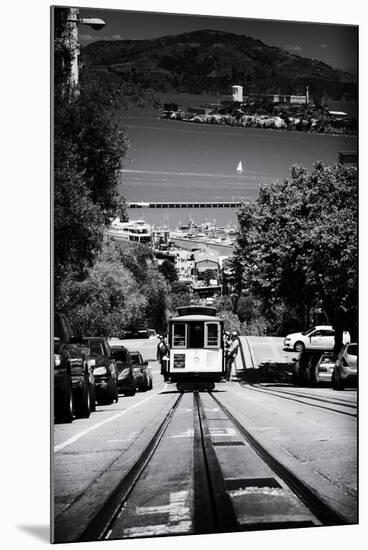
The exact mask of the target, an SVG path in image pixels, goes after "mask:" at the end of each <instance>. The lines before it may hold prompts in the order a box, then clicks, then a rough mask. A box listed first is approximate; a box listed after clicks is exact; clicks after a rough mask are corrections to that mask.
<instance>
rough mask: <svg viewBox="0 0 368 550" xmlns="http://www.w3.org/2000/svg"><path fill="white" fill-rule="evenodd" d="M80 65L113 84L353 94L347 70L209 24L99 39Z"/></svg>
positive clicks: (197, 90)
mask: <svg viewBox="0 0 368 550" xmlns="http://www.w3.org/2000/svg"><path fill="white" fill-rule="evenodd" d="M81 61H82V63H83V66H84V70H85V71H86V72H87V73H90V74H92V75H93V76H94V77H96V78H104V79H107V80H109V81H110V82H111V83H112V84H118V83H119V82H121V81H127V80H128V81H130V82H137V83H139V84H142V85H144V86H147V87H150V88H152V89H154V90H155V91H157V92H178V93H183V92H185V93H203V92H207V93H208V92H212V93H221V94H225V93H226V94H229V93H230V91H231V85H234V84H237V85H242V86H243V87H244V93H245V94H246V93H248V92H258V93H289V94H290V93H291V94H304V93H305V88H306V86H307V85H308V86H309V89H310V92H311V94H315V95H316V96H322V95H328V96H329V97H331V98H335V99H339V98H342V97H345V98H347V99H352V98H353V97H355V95H356V83H355V82H354V76H353V75H352V74H351V73H348V72H346V71H342V70H340V69H334V68H332V67H330V66H329V65H327V64H326V63H324V62H322V61H318V60H316V59H309V58H305V57H301V56H299V55H297V54H295V53H291V52H288V51H286V50H283V49H282V48H279V47H276V46H268V45H267V44H265V43H263V42H262V41H261V40H259V39H256V38H252V37H249V36H246V35H239V34H233V33H230V32H224V31H215V30H211V29H205V30H199V31H192V32H187V33H182V34H177V35H168V36H164V37H159V38H154V39H144V40H114V41H108V40H105V41H104V40H101V41H97V42H93V43H90V44H88V45H87V46H84V47H83V48H82V49H81Z"/></svg>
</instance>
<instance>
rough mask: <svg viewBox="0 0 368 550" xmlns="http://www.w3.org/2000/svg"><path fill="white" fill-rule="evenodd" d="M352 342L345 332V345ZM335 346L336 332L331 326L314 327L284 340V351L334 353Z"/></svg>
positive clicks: (289, 335)
mask: <svg viewBox="0 0 368 550" xmlns="http://www.w3.org/2000/svg"><path fill="white" fill-rule="evenodd" d="M348 342H350V335H349V333H348V332H344V335H343V343H344V344H345V343H348ZM334 345H335V331H334V330H333V328H332V326H330V325H319V326H316V327H312V328H310V329H309V330H307V331H306V332H294V333H293V334H288V335H287V336H286V337H285V339H284V350H286V351H288V350H291V351H298V352H301V351H303V350H324V351H332V350H333V348H334Z"/></svg>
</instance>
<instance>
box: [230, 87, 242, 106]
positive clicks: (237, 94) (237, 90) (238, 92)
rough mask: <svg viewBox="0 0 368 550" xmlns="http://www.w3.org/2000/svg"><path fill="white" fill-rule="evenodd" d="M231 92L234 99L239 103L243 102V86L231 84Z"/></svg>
mask: <svg viewBox="0 0 368 550" xmlns="http://www.w3.org/2000/svg"><path fill="white" fill-rule="evenodd" d="M231 93H232V96H233V101H235V102H238V103H242V102H243V86H231Z"/></svg>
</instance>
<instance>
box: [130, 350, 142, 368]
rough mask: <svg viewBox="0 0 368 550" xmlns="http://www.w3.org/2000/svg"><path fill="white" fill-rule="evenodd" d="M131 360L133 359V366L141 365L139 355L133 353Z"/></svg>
mask: <svg viewBox="0 0 368 550" xmlns="http://www.w3.org/2000/svg"><path fill="white" fill-rule="evenodd" d="M131 358H132V364H133V365H139V364H140V360H139V355H138V354H137V353H132V354H131Z"/></svg>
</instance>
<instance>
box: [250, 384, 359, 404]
mask: <svg viewBox="0 0 368 550" xmlns="http://www.w3.org/2000/svg"><path fill="white" fill-rule="evenodd" d="M249 385H250V386H251V387H252V388H254V389H256V390H259V391H267V392H269V393H272V392H275V393H282V394H285V395H291V396H292V397H293V396H295V397H302V398H304V399H310V400H312V401H320V402H321V403H330V404H331V405H338V406H339V407H348V408H349V409H357V404H356V403H354V402H353V401H344V400H342V399H338V400H336V399H333V398H330V399H329V398H325V397H318V395H310V394H306V393H295V392H290V391H285V390H279V389H277V388H272V387H269V386H262V384H259V385H258V386H257V385H256V384H249Z"/></svg>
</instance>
